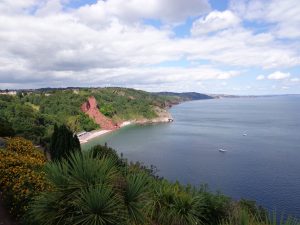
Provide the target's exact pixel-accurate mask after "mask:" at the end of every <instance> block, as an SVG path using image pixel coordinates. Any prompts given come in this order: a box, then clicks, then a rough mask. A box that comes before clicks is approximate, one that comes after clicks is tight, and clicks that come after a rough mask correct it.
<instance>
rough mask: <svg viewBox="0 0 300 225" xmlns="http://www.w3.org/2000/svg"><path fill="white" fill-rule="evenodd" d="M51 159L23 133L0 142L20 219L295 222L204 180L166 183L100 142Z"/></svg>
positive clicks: (155, 224) (4, 177)
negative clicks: (212, 189)
mask: <svg viewBox="0 0 300 225" xmlns="http://www.w3.org/2000/svg"><path fill="white" fill-rule="evenodd" d="M61 154H62V155H63V156H64V157H59V158H58V159H55V160H54V161H48V162H46V158H45V157H44V155H43V154H42V153H40V151H39V150H37V149H35V148H34V146H33V145H32V143H31V142H30V141H28V140H26V139H23V138H12V139H9V140H8V142H7V145H6V147H5V148H4V149H0V191H1V192H2V197H3V200H4V202H5V203H6V205H7V207H8V208H9V210H10V212H11V213H12V214H13V215H14V216H15V217H17V218H19V220H20V221H21V223H22V224H24V225H55V224H56V225H60V224H61V225H68V224H70V225H71V224H72V225H73V224H76V225H85V224H86V225H93V224H94V225H194V224H208V225H276V224H285V225H299V224H300V223H299V222H298V221H296V220H294V219H291V218H290V219H288V220H283V221H282V222H279V223H277V221H276V219H274V218H273V217H272V216H271V217H269V216H268V213H267V212H266V211H265V210H264V209H263V208H261V207H258V206H257V205H256V204H255V202H252V201H246V200H240V201H238V202H237V201H233V200H232V199H230V198H229V197H227V196H225V195H223V194H221V193H211V192H209V190H208V189H207V187H206V186H201V187H194V186H191V185H182V184H180V183H178V182H176V183H171V182H169V181H167V180H166V179H163V178H160V177H158V176H157V175H156V174H155V170H154V169H153V168H147V167H145V166H142V165H141V164H140V163H128V162H127V161H126V160H125V159H123V158H122V157H119V156H118V154H117V153H116V151H115V150H113V149H111V148H109V147H108V146H95V147H94V148H92V149H91V150H89V151H86V152H80V151H73V150H70V154H67V156H66V154H65V152H63V153H61Z"/></svg>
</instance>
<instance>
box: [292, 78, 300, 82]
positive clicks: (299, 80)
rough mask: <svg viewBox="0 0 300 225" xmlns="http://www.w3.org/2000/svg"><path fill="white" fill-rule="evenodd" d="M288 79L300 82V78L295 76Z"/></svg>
mask: <svg viewBox="0 0 300 225" xmlns="http://www.w3.org/2000/svg"><path fill="white" fill-rule="evenodd" d="M290 81H292V82H300V79H299V78H296V77H295V78H291V80H290Z"/></svg>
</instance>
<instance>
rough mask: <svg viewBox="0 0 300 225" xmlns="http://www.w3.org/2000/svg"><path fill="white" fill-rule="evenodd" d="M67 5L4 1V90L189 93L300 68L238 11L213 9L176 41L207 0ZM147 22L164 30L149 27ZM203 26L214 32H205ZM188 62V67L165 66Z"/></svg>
mask: <svg viewBox="0 0 300 225" xmlns="http://www.w3.org/2000/svg"><path fill="white" fill-rule="evenodd" d="M65 1H67V0H63V1H59V0H53V1H52V0H51V1H47V0H40V1H38V0H22V1H20V0H16V1H7V0H6V1H1V2H0V46H1V51H0V85H1V86H0V87H1V88H5V87H13V86H15V87H39V86H66V85H67V86H103V85H109V84H111V85H115V86H131V87H137V88H139V87H140V88H145V89H148V90H150V89H153V90H154V89H157V88H162V89H167V88H165V86H167V87H173V88H174V90H175V89H176V87H177V86H180V87H181V88H182V90H187V89H188V88H190V89H197V88H200V87H201V85H200V84H201V83H202V81H205V82H209V80H210V81H211V82H212V83H213V82H215V81H216V80H228V79H231V78H233V77H235V76H242V75H241V72H238V71H244V70H250V69H251V68H252V67H255V68H262V69H264V68H273V69H277V70H281V69H282V68H289V67H294V66H299V65H300V56H299V54H300V53H299V49H297V48H295V46H293V45H290V44H287V43H286V42H280V41H278V40H277V39H276V37H275V36H274V34H270V33H269V32H265V33H256V32H253V31H251V30H249V29H245V28H243V27H242V23H241V21H240V19H238V17H237V16H235V14H234V12H231V11H224V12H217V11H213V12H211V13H209V14H208V15H207V16H206V17H201V19H199V20H196V22H195V24H194V28H193V29H194V31H192V32H194V33H197V32H198V33H197V35H194V36H188V35H187V36H185V37H177V36H176V35H175V34H174V31H173V28H174V24H177V23H180V22H183V21H184V20H185V19H186V18H187V17H193V16H199V15H200V16H201V15H203V13H204V12H206V11H207V10H208V8H209V5H208V3H207V1H206V0H188V1H182V0H176V1H171V0H160V1H159V0H151V1H150V0H149V1H141V0H128V1H125V2H124V1H122V2H121V0H109V1H98V2H97V4H93V5H90V6H83V7H81V8H79V9H66V8H63V3H62V2H65ZM3 10H4V11H3ZM145 18H147V19H158V20H162V21H163V22H162V23H163V25H162V26H161V27H160V28H156V27H153V26H151V25H145V24H143V22H142V19H145ZM196 24H198V25H196ZM204 27H206V29H205V32H208V33H209V32H210V31H214V32H215V33H214V34H213V35H212V34H211V33H210V34H207V33H205V32H204V33H201V32H202V31H199V29H200V28H201V29H203V28H204ZM196 28H197V29H198V31H197V32H196ZM181 60H184V61H186V64H187V66H186V68H184V67H181V66H180V65H179V66H176V67H172V66H169V67H168V66H166V67H162V66H161V65H163V64H164V63H165V62H171V63H172V62H179V64H180V61H181ZM203 62H204V63H203ZM203 64H205V65H203ZM199 65H201V66H199ZM224 65H225V66H224ZM226 68H230V69H226ZM266 79H267V77H266ZM219 82H222V81H219ZM219 82H218V83H219ZM212 83H210V84H209V85H210V87H212ZM229 84H230V82H228V85H227V86H228V90H229V89H230V87H229V86H230V85H229ZM219 86H220V85H219ZM224 86H225V85H223V87H224ZM207 87H208V86H207ZM208 88H209V87H208ZM208 90H209V89H208Z"/></svg>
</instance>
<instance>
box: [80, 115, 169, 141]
mask: <svg viewBox="0 0 300 225" xmlns="http://www.w3.org/2000/svg"><path fill="white" fill-rule="evenodd" d="M173 121H174V120H173V118H172V116H171V115H170V114H169V113H168V116H163V117H157V118H154V119H145V120H133V121H124V122H123V123H121V124H120V126H119V128H116V129H113V130H92V131H89V132H85V133H83V134H81V135H80V136H78V139H79V142H80V144H86V143H88V142H89V141H90V140H92V139H94V138H96V137H101V136H102V135H105V134H108V133H111V132H113V131H116V130H119V129H122V128H123V127H126V126H129V125H133V124H137V125H145V124H158V123H170V122H173Z"/></svg>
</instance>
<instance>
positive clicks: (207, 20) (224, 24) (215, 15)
mask: <svg viewBox="0 0 300 225" xmlns="http://www.w3.org/2000/svg"><path fill="white" fill-rule="evenodd" d="M239 23H240V19H239V18H238V17H237V16H236V15H234V14H233V13H232V12H231V11H229V10H226V11H223V12H220V11H212V12H211V13H209V14H208V15H207V16H206V17H202V18H200V19H198V20H196V21H194V23H193V27H192V30H191V32H192V34H193V35H201V34H206V33H210V32H214V31H219V30H222V29H226V28H229V27H234V26H237V25H238V24H239Z"/></svg>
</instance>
